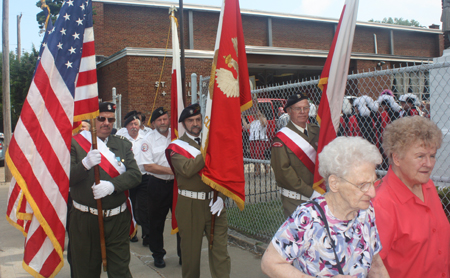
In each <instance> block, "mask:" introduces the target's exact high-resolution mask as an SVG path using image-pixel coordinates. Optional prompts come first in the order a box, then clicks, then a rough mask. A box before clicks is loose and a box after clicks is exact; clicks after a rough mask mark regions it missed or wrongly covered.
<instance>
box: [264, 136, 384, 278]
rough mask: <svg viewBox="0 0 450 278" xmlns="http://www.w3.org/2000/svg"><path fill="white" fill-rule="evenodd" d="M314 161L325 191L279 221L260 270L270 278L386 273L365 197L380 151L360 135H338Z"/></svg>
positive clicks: (372, 190) (368, 195) (370, 195)
mask: <svg viewBox="0 0 450 278" xmlns="http://www.w3.org/2000/svg"><path fill="white" fill-rule="evenodd" d="M319 160H320V167H319V173H320V175H321V176H322V177H323V178H324V181H325V185H326V187H327V193H326V194H325V196H322V197H318V198H316V199H314V200H313V201H315V202H316V204H314V203H313V202H308V203H304V204H302V205H300V206H298V207H297V210H296V211H295V212H294V213H293V214H292V215H291V216H290V217H289V218H288V219H287V220H286V222H284V224H283V225H282V226H281V228H280V229H279V230H278V232H277V233H276V234H275V236H274V238H273V239H272V242H271V243H270V245H269V247H268V248H267V250H266V252H265V254H264V256H263V258H262V264H261V267H262V270H263V272H264V273H266V274H267V275H269V276H270V277H358V278H362V277H367V275H368V274H369V275H370V277H389V275H388V273H387V271H386V268H385V267H384V265H383V261H382V260H381V258H380V256H379V254H378V253H379V252H380V250H381V244H380V240H379V237H378V231H377V227H376V225H375V212H374V208H373V207H372V203H371V202H370V200H371V199H372V198H373V197H375V188H374V183H375V182H376V179H377V176H376V174H375V168H376V166H377V164H379V163H381V155H380V153H379V152H378V150H377V148H376V147H375V146H374V145H372V144H370V143H369V142H368V141H366V140H365V139H362V138H360V137H338V138H336V139H335V140H333V141H332V142H331V143H329V144H328V145H327V146H326V147H325V148H324V149H323V151H322V152H321V153H320V154H319ZM318 206H320V208H319V207H318ZM323 214H325V216H326V217H323V216H322V215H323ZM324 219H326V220H325V221H324ZM330 234H331V236H329V235H330ZM339 274H341V275H339Z"/></svg>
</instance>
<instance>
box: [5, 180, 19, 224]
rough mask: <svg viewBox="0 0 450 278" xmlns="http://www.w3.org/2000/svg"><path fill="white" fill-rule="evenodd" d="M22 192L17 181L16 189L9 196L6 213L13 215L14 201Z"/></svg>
mask: <svg viewBox="0 0 450 278" xmlns="http://www.w3.org/2000/svg"><path fill="white" fill-rule="evenodd" d="M19 194H20V187H19V186H18V185H17V183H16V184H15V185H14V189H13V190H12V191H11V196H10V197H9V202H8V206H7V208H6V215H8V216H9V215H11V211H12V209H13V207H14V203H15V201H16V200H17V198H19Z"/></svg>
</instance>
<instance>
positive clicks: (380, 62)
mask: <svg viewBox="0 0 450 278" xmlns="http://www.w3.org/2000/svg"><path fill="white" fill-rule="evenodd" d="M385 64H386V62H385V61H379V62H378V64H377V66H379V67H382V66H384V65H385Z"/></svg>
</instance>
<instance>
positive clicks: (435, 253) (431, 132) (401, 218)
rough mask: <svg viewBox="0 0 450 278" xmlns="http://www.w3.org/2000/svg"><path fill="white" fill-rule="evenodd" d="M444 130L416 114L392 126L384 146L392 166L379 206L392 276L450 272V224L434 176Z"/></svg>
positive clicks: (386, 260)
mask: <svg viewBox="0 0 450 278" xmlns="http://www.w3.org/2000/svg"><path fill="white" fill-rule="evenodd" d="M441 143H442V132H441V131H440V130H439V128H438V127H437V126H436V124H434V123H433V122H431V121H430V120H429V119H426V118H423V117H420V116H413V117H405V118H401V119H398V120H396V121H394V122H392V123H391V124H390V125H388V126H387V127H386V130H385V132H384V133H383V148H384V151H385V153H386V155H387V157H388V159H389V164H390V167H389V170H388V172H387V175H386V176H385V177H384V178H383V180H382V182H381V185H380V186H379V189H378V190H377V197H376V198H375V199H374V207H375V212H376V215H377V221H376V222H377V227H378V230H379V232H380V239H381V243H382V246H383V250H381V252H380V256H381V258H382V259H383V262H384V265H385V266H386V269H387V270H388V272H389V274H390V275H391V277H450V265H449V263H450V224H449V222H448V220H447V218H446V217H445V213H444V210H443V209H442V204H441V201H440V199H439V196H438V194H437V191H436V188H435V186H434V183H433V182H432V181H431V180H430V175H431V172H432V171H433V168H434V164H435V163H436V151H437V150H438V149H439V147H440V146H441Z"/></svg>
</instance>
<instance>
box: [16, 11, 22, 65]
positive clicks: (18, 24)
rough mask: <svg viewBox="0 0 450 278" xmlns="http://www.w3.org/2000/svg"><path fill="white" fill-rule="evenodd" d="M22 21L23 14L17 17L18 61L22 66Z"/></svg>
mask: <svg viewBox="0 0 450 278" xmlns="http://www.w3.org/2000/svg"><path fill="white" fill-rule="evenodd" d="M21 19H22V13H20V15H18V16H17V60H18V61H19V64H20V56H22V45H21V43H20V20H21Z"/></svg>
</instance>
